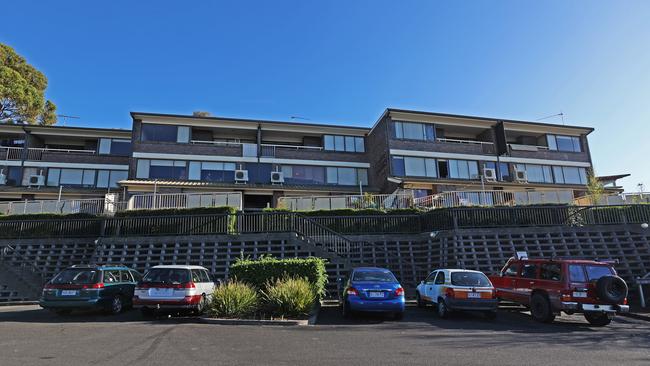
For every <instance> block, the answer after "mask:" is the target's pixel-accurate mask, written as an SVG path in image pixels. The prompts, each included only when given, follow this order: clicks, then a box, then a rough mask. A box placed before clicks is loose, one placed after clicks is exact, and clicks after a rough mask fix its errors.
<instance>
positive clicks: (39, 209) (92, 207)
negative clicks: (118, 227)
mask: <svg viewBox="0 0 650 366" xmlns="http://www.w3.org/2000/svg"><path fill="white" fill-rule="evenodd" d="M105 201H106V199H104V198H93V199H79V200H39V201H13V202H0V212H2V213H3V214H4V215H23V214H40V213H58V214H72V213H87V214H92V215H101V214H103V213H104V207H105V205H106V202H105ZM110 204H111V205H113V206H116V205H117V207H119V204H120V203H118V202H111V203H110ZM116 209H117V208H116Z"/></svg>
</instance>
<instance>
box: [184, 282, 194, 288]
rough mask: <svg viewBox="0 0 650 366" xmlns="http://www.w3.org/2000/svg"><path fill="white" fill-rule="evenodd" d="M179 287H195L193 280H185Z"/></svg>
mask: <svg viewBox="0 0 650 366" xmlns="http://www.w3.org/2000/svg"><path fill="white" fill-rule="evenodd" d="M181 288H196V286H195V285H194V282H186V283H184V284H183V286H182V287H181Z"/></svg>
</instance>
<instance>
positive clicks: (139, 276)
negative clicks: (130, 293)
mask: <svg viewBox="0 0 650 366" xmlns="http://www.w3.org/2000/svg"><path fill="white" fill-rule="evenodd" d="M131 276H133V278H134V279H135V280H136V281H140V280H141V279H142V275H141V274H140V272H137V271H131Z"/></svg>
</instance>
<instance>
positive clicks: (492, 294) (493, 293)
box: [490, 289, 497, 299]
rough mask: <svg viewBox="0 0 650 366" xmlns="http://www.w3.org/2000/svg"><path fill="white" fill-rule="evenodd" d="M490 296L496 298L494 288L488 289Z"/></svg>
mask: <svg viewBox="0 0 650 366" xmlns="http://www.w3.org/2000/svg"><path fill="white" fill-rule="evenodd" d="M490 297H491V298H492V299H496V298H497V290H495V289H492V290H490Z"/></svg>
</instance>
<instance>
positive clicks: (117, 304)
mask: <svg viewBox="0 0 650 366" xmlns="http://www.w3.org/2000/svg"><path fill="white" fill-rule="evenodd" d="M122 310H124V300H122V296H120V295H115V296H114V297H113V299H112V300H111V303H110V305H109V307H108V309H107V311H108V313H109V314H111V315H117V314H119V313H121V312H122Z"/></svg>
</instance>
